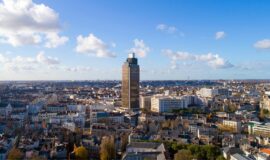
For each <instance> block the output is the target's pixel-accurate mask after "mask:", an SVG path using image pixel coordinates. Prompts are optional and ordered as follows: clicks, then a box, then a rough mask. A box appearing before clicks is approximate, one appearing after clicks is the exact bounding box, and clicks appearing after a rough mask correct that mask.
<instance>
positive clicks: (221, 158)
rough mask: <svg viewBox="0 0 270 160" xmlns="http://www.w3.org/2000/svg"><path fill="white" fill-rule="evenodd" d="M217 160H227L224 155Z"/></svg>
mask: <svg viewBox="0 0 270 160" xmlns="http://www.w3.org/2000/svg"><path fill="white" fill-rule="evenodd" d="M217 160H226V159H225V158H224V157H223V156H222V155H220V156H218V157H217Z"/></svg>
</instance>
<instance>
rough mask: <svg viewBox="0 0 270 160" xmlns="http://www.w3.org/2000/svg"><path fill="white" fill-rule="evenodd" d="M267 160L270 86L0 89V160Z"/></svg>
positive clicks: (129, 64) (19, 84) (135, 70)
mask: <svg viewBox="0 0 270 160" xmlns="http://www.w3.org/2000/svg"><path fill="white" fill-rule="evenodd" d="M5 159H31V160H38V159H41V160H45V159H79V160H81V159H91V160H92V159H93V160H96V159H101V160H112V159H114V160H118V159H119V160H120V159H122V160H156V159H157V160H165V159H169V160H170V159H171V160H173V159H174V160H225V159H230V160H269V159H270V81H269V80H186V81H184V80H183V81H140V67H139V65H138V60H137V58H135V56H134V54H130V55H129V57H128V58H127V60H126V61H125V62H124V64H123V66H122V81H116V80H115V81H6V82H4V81H2V82H0V160H5Z"/></svg>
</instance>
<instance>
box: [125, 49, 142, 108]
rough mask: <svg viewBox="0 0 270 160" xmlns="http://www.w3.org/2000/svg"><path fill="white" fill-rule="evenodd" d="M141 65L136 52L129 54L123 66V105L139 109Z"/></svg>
mask: <svg viewBox="0 0 270 160" xmlns="http://www.w3.org/2000/svg"><path fill="white" fill-rule="evenodd" d="M139 82H140V67H139V65H138V60H137V58H135V54H134V53H132V54H129V55H128V58H127V60H126V62H125V63H124V64H123V66H122V107H124V108H128V109H130V110H133V111H136V110H139V108H140V106H139Z"/></svg>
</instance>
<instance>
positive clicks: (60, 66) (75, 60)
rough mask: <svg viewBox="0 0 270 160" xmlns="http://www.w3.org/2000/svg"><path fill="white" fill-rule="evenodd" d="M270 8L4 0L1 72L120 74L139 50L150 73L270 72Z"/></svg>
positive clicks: (51, 76) (24, 76)
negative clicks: (126, 61)
mask: <svg viewBox="0 0 270 160" xmlns="http://www.w3.org/2000/svg"><path fill="white" fill-rule="evenodd" d="M63 3H65V5H64V6H63ZM70 11H73V12H70ZM269 14H270V2H269V1H266V0H265V1H259V2H258V1H256V2H255V1H252V0H249V1H244V0H239V1H233V0H230V1H222V3H220V2H217V1H213V0H206V1H203V2H202V1H199V0H190V1H170V2H166V3H165V2H162V1H154V0H150V1H141V0H138V1H133V2H130V3H128V2H124V1H121V0H117V1H113V2H112V1H83V0H82V1H79V2H78V1H76V2H75V1H71V0H67V1H63V0H62V1H53V0H47V1H43V0H34V1H31V0H24V1H18V2H15V1H11V0H8V1H0V24H1V25H0V46H1V47H0V80H97V79H100V80H103V79H104V80H120V79H121V65H122V63H123V61H124V60H125V59H126V58H127V57H128V54H129V53H131V52H135V53H136V57H138V58H139V61H140V66H141V79H142V80H187V79H192V80H193V79H269V76H270V73H269V72H267V71H268V70H269V69H270V62H269V61H268V59H269V58H270V54H269V52H270V33H269V32H268V28H269V27H270V22H268V21H267V15H269Z"/></svg>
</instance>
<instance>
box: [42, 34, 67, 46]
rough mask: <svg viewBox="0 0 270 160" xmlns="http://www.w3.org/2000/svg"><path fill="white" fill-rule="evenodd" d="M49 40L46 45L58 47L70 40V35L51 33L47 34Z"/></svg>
mask: <svg viewBox="0 0 270 160" xmlns="http://www.w3.org/2000/svg"><path fill="white" fill-rule="evenodd" d="M46 38H47V40H48V41H47V42H46V43H45V47H47V48H56V47H58V46H61V45H64V44H65V43H66V42H67V41H68V39H69V38H68V37H66V36H59V35H58V34H56V33H51V34H47V35H46Z"/></svg>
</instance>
